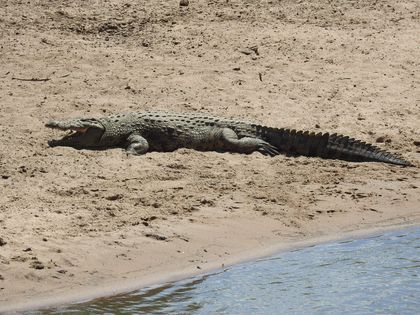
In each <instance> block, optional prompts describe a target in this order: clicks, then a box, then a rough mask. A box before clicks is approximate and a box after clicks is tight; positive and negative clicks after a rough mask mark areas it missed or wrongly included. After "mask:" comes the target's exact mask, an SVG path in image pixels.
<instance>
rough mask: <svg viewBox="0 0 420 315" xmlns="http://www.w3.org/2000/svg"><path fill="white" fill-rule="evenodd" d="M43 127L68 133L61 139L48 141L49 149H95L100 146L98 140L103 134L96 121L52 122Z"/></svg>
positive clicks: (100, 126)
mask: <svg viewBox="0 0 420 315" xmlns="http://www.w3.org/2000/svg"><path fill="white" fill-rule="evenodd" d="M45 126H46V127H48V128H51V129H59V130H63V131H70V133H69V134H67V135H65V136H64V137H63V138H61V139H55V140H50V141H48V145H49V146H51V147H56V146H66V147H73V148H76V149H88V148H97V147H99V146H100V140H101V138H102V135H103V134H104V132H105V128H104V126H103V125H102V124H101V123H100V122H99V121H97V120H96V119H73V120H63V121H54V120H53V121H50V122H48V123H47V124H45Z"/></svg>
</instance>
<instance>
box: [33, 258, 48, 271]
mask: <svg viewBox="0 0 420 315" xmlns="http://www.w3.org/2000/svg"><path fill="white" fill-rule="evenodd" d="M30 267H31V268H34V269H38V270H41V269H44V268H45V267H44V264H43V263H42V262H40V261H39V260H34V261H33V262H31V265H30Z"/></svg>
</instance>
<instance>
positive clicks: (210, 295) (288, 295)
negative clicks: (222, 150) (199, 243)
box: [32, 227, 420, 315]
mask: <svg viewBox="0 0 420 315" xmlns="http://www.w3.org/2000/svg"><path fill="white" fill-rule="evenodd" d="M419 276H420V227H416V228H410V229H407V230H403V231H398V232H389V233H385V234H382V235H377V236H374V237H369V238H365V239H355V240H349V241H343V242H334V243H326V244H320V245H317V246H313V247H308V248H303V249H299V250H294V251H289V252H283V253H280V254H278V255H275V256H273V257H271V258H266V259H261V260H258V261H254V262H249V263H244V264H239V265H235V266H233V267H231V268H228V269H225V270H223V271H220V272H217V273H213V274H208V275H203V276H197V277H193V278H190V279H186V280H183V281H179V282H174V283H168V284H165V285H160V286H155V287H149V288H145V289H142V290H139V291H136V292H133V293H130V294H124V295H119V296H114V297H111V298H106V299H98V300H94V301H91V302H88V303H82V304H75V305H70V306H67V307H63V308H58V309H50V310H45V311H39V312H32V314H34V313H35V314H36V313H38V314H39V313H42V314H410V315H412V314H420V281H419V280H420V279H419Z"/></svg>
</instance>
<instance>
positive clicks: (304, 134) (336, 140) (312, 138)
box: [256, 126, 412, 166]
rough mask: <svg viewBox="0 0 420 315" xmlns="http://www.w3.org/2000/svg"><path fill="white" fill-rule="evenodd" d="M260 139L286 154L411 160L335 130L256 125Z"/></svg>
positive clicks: (402, 161)
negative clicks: (299, 129)
mask: <svg viewBox="0 0 420 315" xmlns="http://www.w3.org/2000/svg"><path fill="white" fill-rule="evenodd" d="M256 128H257V133H258V134H259V135H260V136H261V138H262V139H264V140H265V141H267V142H268V143H270V144H271V145H273V146H275V147H277V148H278V149H279V150H280V151H281V152H283V153H285V154H287V155H304V156H317V157H321V158H326V159H341V160H346V161H358V162H363V161H377V162H385V163H391V164H397V165H403V166H412V164H411V163H410V162H408V161H406V160H404V159H403V158H400V157H398V156H397V155H395V154H392V153H390V152H387V151H385V150H381V149H380V148H378V147H375V146H374V145H371V144H368V143H366V142H362V141H360V140H356V139H353V138H349V137H346V136H342V135H337V134H329V133H324V134H323V133H317V134H315V133H314V132H311V133H310V132H308V131H296V130H295V129H284V128H282V129H277V128H270V127H263V126H256Z"/></svg>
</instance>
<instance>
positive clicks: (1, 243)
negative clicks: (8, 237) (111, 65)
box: [0, 237, 7, 246]
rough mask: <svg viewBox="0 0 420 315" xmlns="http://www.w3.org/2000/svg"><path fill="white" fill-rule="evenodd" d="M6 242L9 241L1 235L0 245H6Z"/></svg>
mask: <svg viewBox="0 0 420 315" xmlns="http://www.w3.org/2000/svg"><path fill="white" fill-rule="evenodd" d="M6 244H7V242H6V241H5V240H4V239H3V238H1V237H0V246H4V245H6Z"/></svg>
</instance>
